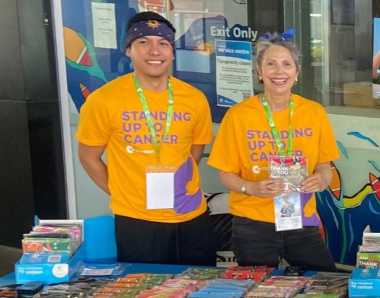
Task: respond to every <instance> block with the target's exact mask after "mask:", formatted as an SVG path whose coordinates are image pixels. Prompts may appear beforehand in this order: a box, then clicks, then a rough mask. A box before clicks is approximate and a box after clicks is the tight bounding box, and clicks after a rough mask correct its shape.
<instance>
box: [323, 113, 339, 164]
mask: <svg viewBox="0 0 380 298" xmlns="http://www.w3.org/2000/svg"><path fill="white" fill-rule="evenodd" d="M319 119H320V121H321V127H320V138H319V156H318V157H319V159H318V163H326V162H329V161H334V160H337V159H339V149H338V146H337V144H336V139H335V136H334V132H333V129H332V126H331V123H330V120H329V118H328V115H327V113H326V111H325V110H324V109H323V108H322V109H321V113H320V117H319Z"/></svg>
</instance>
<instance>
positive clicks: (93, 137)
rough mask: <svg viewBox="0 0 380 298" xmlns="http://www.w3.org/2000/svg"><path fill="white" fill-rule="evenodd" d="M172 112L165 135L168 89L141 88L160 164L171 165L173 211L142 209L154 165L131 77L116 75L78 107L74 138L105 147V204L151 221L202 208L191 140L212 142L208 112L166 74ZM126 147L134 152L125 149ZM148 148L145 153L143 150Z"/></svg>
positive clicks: (182, 217)
mask: <svg viewBox="0 0 380 298" xmlns="http://www.w3.org/2000/svg"><path fill="white" fill-rule="evenodd" d="M171 80H172V86H173V92H174V112H173V118H172V123H171V127H170V131H169V134H168V136H167V137H166V138H165V139H164V140H162V138H161V137H160V135H162V134H164V129H165V125H166V112H167V106H168V92H167V90H166V91H163V92H158V93H157V92H153V91H150V90H144V95H145V97H146V98H147V102H148V105H149V110H150V111H151V114H152V117H153V122H154V126H155V128H156V133H157V136H158V138H161V140H162V143H161V147H160V148H161V150H160V151H161V154H160V157H161V158H160V161H161V164H163V165H166V166H174V167H175V168H176V169H177V170H176V172H175V176H174V184H175V186H174V192H175V204H174V207H175V208H174V209H159V210H147V209H146V179H145V173H146V169H147V167H148V166H151V165H154V164H156V163H157V158H156V155H155V154H149V152H151V151H152V149H153V145H152V138H151V135H150V133H149V130H148V126H147V125H146V119H145V114H144V112H143V110H142V106H141V103H140V100H139V98H138V96H137V93H136V90H135V87H134V83H133V80H132V75H131V74H128V75H125V76H122V77H119V78H117V79H115V80H113V81H111V82H109V83H108V84H106V85H104V86H103V87H101V88H99V89H97V90H96V91H94V92H93V93H92V94H90V96H89V97H88V98H87V100H86V102H85V103H84V105H83V106H82V108H81V111H80V121H79V126H78V131H77V139H78V141H79V142H80V143H82V144H84V145H88V146H106V152H107V168H108V186H109V190H110V193H111V203H110V208H111V210H112V211H113V213H114V214H118V215H123V216H128V217H133V218H137V219H142V220H148V221H156V222H167V223H175V222H183V221H188V220H191V219H193V218H195V217H197V216H198V215H200V214H202V213H203V212H205V210H206V202H205V200H204V198H203V195H202V192H201V190H200V188H199V187H200V177H199V172H198V166H197V164H196V162H195V161H194V160H193V158H192V157H191V153H190V152H191V146H192V145H193V144H199V145H201V144H208V143H210V142H211V138H212V132H211V126H212V122H211V114H210V108H209V105H208V102H207V99H206V98H205V96H204V94H203V93H202V92H201V91H199V90H198V89H196V88H194V87H192V86H190V85H188V84H187V83H185V82H183V81H181V80H178V79H175V78H171ZM127 146H129V148H132V149H133V151H134V153H129V152H128V151H127ZM147 152H148V153H147Z"/></svg>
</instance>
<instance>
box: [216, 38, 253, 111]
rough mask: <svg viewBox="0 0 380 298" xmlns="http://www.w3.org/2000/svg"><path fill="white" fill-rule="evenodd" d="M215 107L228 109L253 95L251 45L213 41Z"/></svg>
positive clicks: (239, 42)
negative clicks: (214, 55)
mask: <svg viewBox="0 0 380 298" xmlns="http://www.w3.org/2000/svg"><path fill="white" fill-rule="evenodd" d="M215 52H216V93H217V106H222V107H230V106H232V105H234V104H236V103H238V102H240V101H242V100H243V99H245V98H247V97H249V96H251V95H253V80H252V45H251V42H248V41H234V40H215Z"/></svg>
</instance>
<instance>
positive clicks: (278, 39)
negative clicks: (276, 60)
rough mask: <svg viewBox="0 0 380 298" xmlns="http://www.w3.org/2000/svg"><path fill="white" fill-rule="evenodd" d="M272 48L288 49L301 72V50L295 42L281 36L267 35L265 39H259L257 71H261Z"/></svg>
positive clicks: (275, 34)
mask: <svg viewBox="0 0 380 298" xmlns="http://www.w3.org/2000/svg"><path fill="white" fill-rule="evenodd" d="M271 46H281V47H284V48H285V49H287V50H288V51H289V53H290V55H291V56H292V58H293V61H294V63H295V64H296V68H297V71H300V69H301V65H300V62H299V56H300V55H299V50H298V48H297V46H296V45H295V43H294V42H292V41H289V40H286V39H284V38H283V37H282V36H281V35H280V34H278V33H274V34H270V35H269V34H266V35H265V38H259V40H258V41H257V42H256V69H257V70H258V69H260V68H261V65H262V61H263V57H264V54H265V52H266V51H267V50H268V49H269V48H270V47H271Z"/></svg>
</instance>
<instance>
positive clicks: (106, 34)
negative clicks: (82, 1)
mask: <svg viewBox="0 0 380 298" xmlns="http://www.w3.org/2000/svg"><path fill="white" fill-rule="evenodd" d="M91 10H92V27H93V33H94V46H95V47H98V48H106V49H116V48H117V42H116V40H117V39H116V19H115V4H114V3H98V2H92V3H91Z"/></svg>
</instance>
